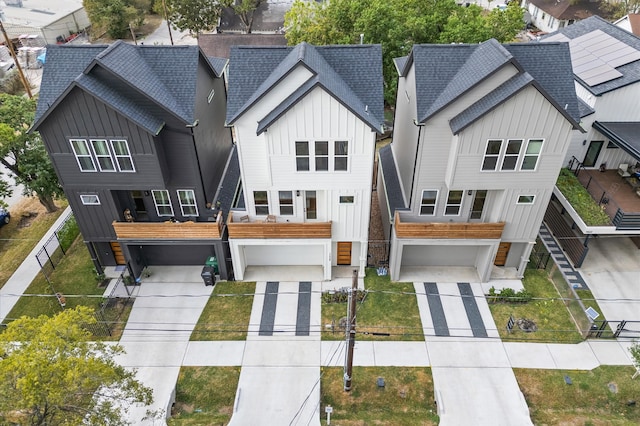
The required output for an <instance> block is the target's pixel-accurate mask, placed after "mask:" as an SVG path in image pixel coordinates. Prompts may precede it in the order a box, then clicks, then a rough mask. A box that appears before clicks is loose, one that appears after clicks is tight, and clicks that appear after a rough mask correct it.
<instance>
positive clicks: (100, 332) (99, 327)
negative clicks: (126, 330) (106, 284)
mask: <svg viewBox="0 0 640 426" xmlns="http://www.w3.org/2000/svg"><path fill="white" fill-rule="evenodd" d="M127 281H128V280H127V277H126V276H125V274H124V273H123V274H120V276H119V277H118V278H117V279H116V282H115V285H113V286H112V287H111V291H110V292H109V294H108V295H106V296H105V297H104V298H103V299H102V303H100V307H99V308H98V309H97V310H96V311H95V318H96V322H95V323H94V324H87V325H86V327H87V329H89V331H91V333H93V335H94V336H103V337H106V336H112V335H113V332H114V330H115V329H116V327H118V326H120V325H122V324H123V323H122V321H121V320H122V319H123V317H124V316H125V314H126V313H127V312H128V311H129V310H130V308H131V306H132V305H133V298H132V290H131V288H130V287H131V286H130V285H127Z"/></svg>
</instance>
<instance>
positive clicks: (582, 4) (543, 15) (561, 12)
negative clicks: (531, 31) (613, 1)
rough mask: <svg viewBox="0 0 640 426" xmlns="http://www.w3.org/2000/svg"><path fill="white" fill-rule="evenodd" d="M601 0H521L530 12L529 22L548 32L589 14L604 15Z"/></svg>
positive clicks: (589, 15)
mask: <svg viewBox="0 0 640 426" xmlns="http://www.w3.org/2000/svg"><path fill="white" fill-rule="evenodd" d="M602 3H606V2H605V1H603V0H593V1H592V0H522V7H524V8H525V9H526V10H528V11H529V13H530V14H531V23H532V24H533V25H535V26H536V27H537V28H538V29H539V30H541V31H544V32H547V33H550V32H553V31H557V30H558V29H560V28H564V27H566V26H568V25H571V24H573V23H574V22H577V21H580V20H582V19H587V18H589V17H591V16H596V15H598V16H605V15H606V11H605V10H604V9H603V8H601V4H602Z"/></svg>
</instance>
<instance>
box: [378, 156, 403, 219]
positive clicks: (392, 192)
mask: <svg viewBox="0 0 640 426" xmlns="http://www.w3.org/2000/svg"><path fill="white" fill-rule="evenodd" d="M378 159H379V162H380V167H381V168H382V175H383V177H384V190H385V192H386V194H387V196H386V199H387V206H388V208H389V212H388V213H389V215H390V219H391V220H393V216H394V215H395V212H396V210H407V205H406V203H405V201H404V197H403V196H402V187H401V186H400V179H399V177H398V171H397V169H396V162H395V161H394V160H393V151H392V150H391V145H387V146H385V147H382V148H380V151H379V152H378Z"/></svg>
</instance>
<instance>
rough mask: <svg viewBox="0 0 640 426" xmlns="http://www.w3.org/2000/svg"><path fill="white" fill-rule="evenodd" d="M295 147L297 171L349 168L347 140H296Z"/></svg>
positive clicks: (344, 170)
mask: <svg viewBox="0 0 640 426" xmlns="http://www.w3.org/2000/svg"><path fill="white" fill-rule="evenodd" d="M295 147H296V148H295V149H296V170H297V171H299V172H307V171H315V172H328V171H339V172H346V171H348V170H349V142H348V141H312V142H307V141H297V142H296V145H295Z"/></svg>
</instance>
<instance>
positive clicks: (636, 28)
mask: <svg viewBox="0 0 640 426" xmlns="http://www.w3.org/2000/svg"><path fill="white" fill-rule="evenodd" d="M613 25H617V26H618V27H620V28H622V29H624V30H626V31H628V32H630V33H631V34H633V35H635V36H640V14H638V13H630V14H628V15H626V16H623V17H622V18H620V19H618V20H617V21H615V22H614V23H613Z"/></svg>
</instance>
